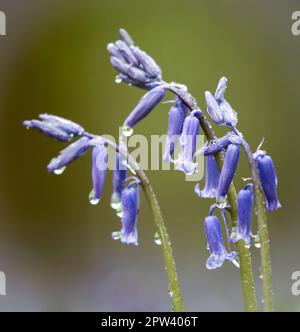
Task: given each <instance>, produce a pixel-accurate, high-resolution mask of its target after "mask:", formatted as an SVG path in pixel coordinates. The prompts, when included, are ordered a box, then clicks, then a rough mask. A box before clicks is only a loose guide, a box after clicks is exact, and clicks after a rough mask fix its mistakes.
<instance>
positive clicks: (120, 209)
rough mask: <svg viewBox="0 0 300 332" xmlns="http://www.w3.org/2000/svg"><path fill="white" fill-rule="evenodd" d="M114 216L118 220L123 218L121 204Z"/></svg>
mask: <svg viewBox="0 0 300 332" xmlns="http://www.w3.org/2000/svg"><path fill="white" fill-rule="evenodd" d="M116 214H117V216H118V217H119V218H122V217H123V206H122V204H121V206H120V207H119V208H118V210H117V211H116Z"/></svg>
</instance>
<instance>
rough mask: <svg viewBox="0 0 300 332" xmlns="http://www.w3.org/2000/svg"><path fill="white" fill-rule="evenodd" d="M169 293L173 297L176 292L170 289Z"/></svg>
mask: <svg viewBox="0 0 300 332" xmlns="http://www.w3.org/2000/svg"><path fill="white" fill-rule="evenodd" d="M169 295H170V297H171V298H172V297H173V296H174V292H173V291H171V290H169Z"/></svg>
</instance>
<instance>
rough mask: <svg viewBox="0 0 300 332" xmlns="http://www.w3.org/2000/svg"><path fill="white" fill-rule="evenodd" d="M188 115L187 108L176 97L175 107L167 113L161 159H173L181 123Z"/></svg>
mask: <svg viewBox="0 0 300 332" xmlns="http://www.w3.org/2000/svg"><path fill="white" fill-rule="evenodd" d="M187 114H188V110H187V107H186V106H185V105H184V103H183V102H182V100H181V99H180V98H178V97H176V101H175V105H174V106H172V107H171V109H170V111H169V123H168V136H167V139H166V145H165V150H164V156H163V159H164V160H165V161H169V160H170V158H173V154H174V151H175V146H176V143H177V141H178V138H179V136H180V134H181V131H182V127H183V122H184V119H185V118H186V116H187Z"/></svg>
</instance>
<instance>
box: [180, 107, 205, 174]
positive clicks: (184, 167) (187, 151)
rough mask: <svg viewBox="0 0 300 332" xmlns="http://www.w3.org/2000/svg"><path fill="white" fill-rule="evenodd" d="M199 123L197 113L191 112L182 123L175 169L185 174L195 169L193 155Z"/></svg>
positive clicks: (191, 172)
mask: <svg viewBox="0 0 300 332" xmlns="http://www.w3.org/2000/svg"><path fill="white" fill-rule="evenodd" d="M199 129H200V123H199V119H198V113H195V112H192V113H191V114H190V115H188V116H187V117H186V118H185V120H184V123H183V128H182V133H181V136H180V154H179V157H178V159H177V160H176V162H175V163H176V169H178V170H181V171H183V172H184V173H186V174H193V173H194V172H195V170H196V166H197V165H196V163H194V155H195V151H196V146H197V139H198V135H199Z"/></svg>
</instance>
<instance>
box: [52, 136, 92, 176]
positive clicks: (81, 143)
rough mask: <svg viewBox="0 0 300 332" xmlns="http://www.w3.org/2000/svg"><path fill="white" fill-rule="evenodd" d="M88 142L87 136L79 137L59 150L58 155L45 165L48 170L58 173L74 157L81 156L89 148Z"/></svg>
mask: <svg viewBox="0 0 300 332" xmlns="http://www.w3.org/2000/svg"><path fill="white" fill-rule="evenodd" d="M89 142H90V139H89V138H87V137H81V138H80V139H78V140H77V141H75V142H74V143H72V144H70V145H69V146H67V147H66V148H65V149H63V150H62V151H60V153H59V155H58V156H57V157H55V158H53V159H52V160H51V161H50V163H49V165H48V167H47V168H48V172H50V173H51V172H55V173H57V174H59V173H60V171H61V170H63V169H64V168H65V167H66V166H67V165H69V164H70V163H71V162H73V161H74V160H75V159H78V158H79V157H81V156H82V155H83V154H84V153H85V152H86V151H87V150H88V149H89V147H90V145H89Z"/></svg>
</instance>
